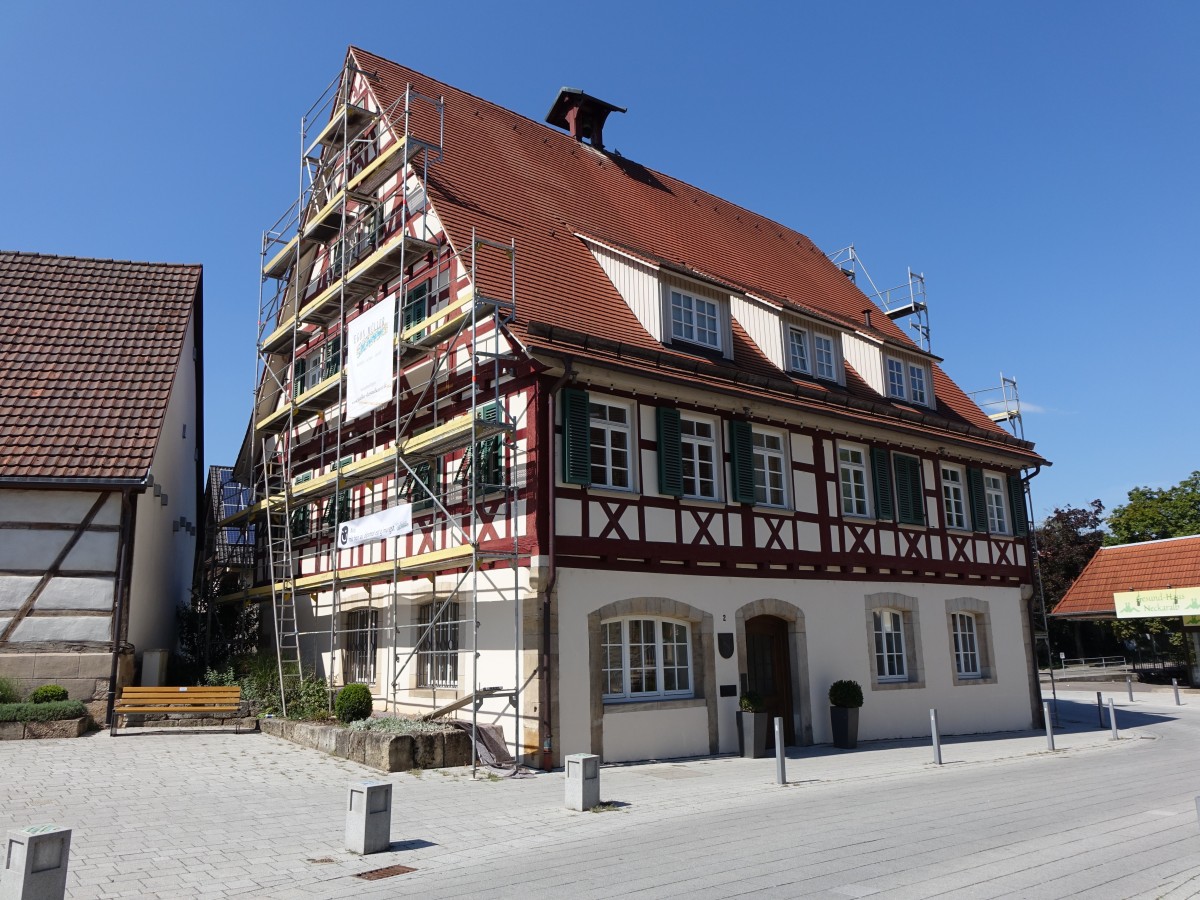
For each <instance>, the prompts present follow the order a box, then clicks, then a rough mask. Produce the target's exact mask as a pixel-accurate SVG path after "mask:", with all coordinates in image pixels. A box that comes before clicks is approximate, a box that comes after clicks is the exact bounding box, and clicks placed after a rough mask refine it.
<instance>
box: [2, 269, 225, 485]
mask: <svg viewBox="0 0 1200 900" xmlns="http://www.w3.org/2000/svg"><path fill="white" fill-rule="evenodd" d="M200 292H201V267H200V266H198V265H180V264H172V263H144V262H122V261H118V260H111V259H79V258H76V257H70V256H44V255H41V254H38V253H17V252H11V251H0V478H4V479H6V480H15V479H25V478H27V479H94V480H98V481H102V480H113V479H130V478H133V479H140V478H144V477H145V476H146V474H147V473H148V472H149V470H150V464H151V461H152V460H153V457H154V451H155V448H156V446H157V445H158V438H159V432H160V430H161V427H162V421H163V416H164V415H165V413H166V409H167V401H168V399H169V398H170V393H171V386H172V384H173V383H174V380H175V373H176V371H177V369H178V368H179V362H180V355H181V354H182V352H183V344H184V339H185V337H186V334H187V330H188V324H189V322H190V321H191V318H192V313H193V309H194V308H195V306H196V304H197V303H199V300H200ZM187 362H188V364H189V365H190V364H191V360H188V361H187Z"/></svg>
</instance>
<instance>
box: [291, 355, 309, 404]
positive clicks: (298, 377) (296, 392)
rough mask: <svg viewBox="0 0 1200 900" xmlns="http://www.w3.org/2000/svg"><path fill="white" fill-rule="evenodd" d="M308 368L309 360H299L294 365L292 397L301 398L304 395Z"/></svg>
mask: <svg viewBox="0 0 1200 900" xmlns="http://www.w3.org/2000/svg"><path fill="white" fill-rule="evenodd" d="M307 368H308V360H307V359H298V360H296V361H295V362H293V363H292V396H293V397H299V396H300V395H301V394H302V393H304V371H305V369H307Z"/></svg>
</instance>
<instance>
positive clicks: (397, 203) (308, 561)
mask: <svg viewBox="0 0 1200 900" xmlns="http://www.w3.org/2000/svg"><path fill="white" fill-rule="evenodd" d="M377 96H378V93H377V91H376V85H375V84H374V75H373V74H372V73H369V72H365V71H362V70H360V69H357V68H355V67H354V65H353V64H352V63H348V64H347V66H346V67H345V68H344V69H343V71H342V72H341V73H339V75H338V76H337V77H336V78H335V79H334V80H333V81H332V82H331V83H330V84H329V86H328V87H327V88H326V90H325V91H324V92H323V93H322V95H321V97H320V98H318V100H317V101H316V102H315V103H314V104H313V106H312V107H311V108H310V109H309V110H308V111H307V112H306V113H305V115H304V116H303V117H302V119H301V126H300V148H301V158H300V182H299V191H298V196H297V199H296V201H295V203H293V204H292V206H291V208H289V210H288V211H287V212H286V213H285V214H284V215H283V216H281V217H280V219H279V220H278V221H277V222H276V223H275V224H274V225H273V226H272V227H271V228H269V229H268V230H267V231H266V232H265V233H264V235H263V241H262V247H261V260H262V278H261V279H260V290H259V318H258V341H257V356H256V360H257V361H256V382H255V383H256V391H255V399H254V412H253V421H252V424H251V427H252V439H251V440H250V442H249V444H250V454H251V460H250V465H251V469H252V470H253V473H254V482H253V484H254V491H255V494H254V497H253V498H252V502H251V503H250V504H249V505H248V507H247V509H246V510H245V511H244V512H242V513H239V514H238V515H237V516H234V517H232V518H231V519H230V520H227V522H226V523H224V524H241V525H243V526H244V527H249V526H251V525H252V524H254V523H258V528H257V531H256V535H257V549H258V560H259V566H258V571H257V577H256V584H255V586H253V587H251V588H249V589H248V590H247V591H244V592H241V593H239V594H238V595H231V596H230V597H229V598H228V599H231V600H232V599H240V598H241V597H243V596H253V597H257V598H259V599H262V600H264V601H266V600H268V599H269V601H270V603H271V609H272V614H273V615H272V621H273V630H274V636H275V647H276V656H277V663H278V670H279V676H280V685H281V693H282V694H285V695H286V693H287V690H286V685H287V683H288V681H289V680H292V679H301V678H302V677H303V673H304V672H305V671H307V670H311V669H313V668H314V667H315V665H316V664H317V662H318V660H319V658H320V657H323V656H325V655H326V654H327V663H326V667H327V668H326V676H327V679H328V682H329V685H330V687H331V688H332V687H334V686H335V685H337V684H339V683H347V682H348V678H347V677H346V676H347V673H346V672H345V671H344V669H345V666H339V661H340V660H341V659H342V658H343V657H344V656H345V655H346V652H347V651H348V649H349V648H355V649H359V648H362V647H363V646H367V647H370V646H371V643H372V640H373V639H374V637H375V636H376V635H377V634H378V629H377V628H376V625H375V617H376V616H377V615H378V614H380V613H381V612H384V611H387V612H389V613H390V616H391V623H390V626H389V627H388V628H387V629H386V633H387V634H389V635H390V636H391V642H390V644H391V646H390V647H389V651H390V657H391V662H390V663H389V668H390V670H391V671H390V672H389V673H388V675H387V676H386V677H383V678H378V677H372V678H371V680H372V681H373V682H375V683H382V684H384V685H385V690H384V696H382V697H379V696H377V697H376V699H377V700H378V701H380V702H384V703H386V704H387V705H388V706H390V707H391V708H392V709H393V711H399V710H400V709H401V708H403V707H406V706H407V707H412V706H413V704H412V703H411V702H409V701H408V700H407V699H406V698H405V696H404V695H405V693H406V692H407V691H409V690H410V689H409V688H407V687H406V682H405V681H404V679H402V677H401V676H402V675H404V673H405V671H406V669H407V667H408V666H409V665H410V663H411V662H412V661H413V660H414V659H419V658H421V657H422V655H423V654H431V653H434V652H435V649H433V648H436V645H437V642H438V639H439V636H444V635H447V634H449V633H451V632H452V631H454V632H457V630H458V629H459V628H461V627H462V626H467V627H470V630H471V634H470V647H471V688H470V691H469V692H467V697H469V698H471V700H470V702H468V703H461V702H460V703H459V707H461V706H465V705H470V706H471V707H472V709H471V718H472V731H473V732H477V730H478V725H479V723H478V715H479V706H480V702H479V700H480V699H481V698H482V696H483V695H485V694H486V695H487V696H506V697H508V698H509V699H510V706H509V707H508V709H510V711H511V718H512V724H513V735H512V737H513V744H514V749H515V750H516V752H515V753H514V758H515V759H519V758H520V741H521V736H520V686H521V671H520V646H521V628H520V626H521V609H520V595H519V589H518V578H517V564H518V521H519V517H518V515H517V496H516V494H517V489H518V487H519V484H518V477H517V474H518V473H517V466H516V459H517V455H518V454H517V446H516V442H515V440H514V433H515V428H514V423H513V421H512V414H511V411H510V410H509V409H508V408H507V407H506V404H505V393H504V386H505V376H506V374H507V372H508V367H507V366H506V361H507V360H509V359H511V354H510V353H509V351H508V344H507V341H506V339H505V337H504V329H503V325H504V324H505V323H506V322H508V321H510V320H511V319H512V317H513V315H514V313H515V308H516V246H515V242H513V241H511V240H510V241H508V242H507V243H502V242H498V241H495V240H492V239H489V238H485V237H483V236H480V235H476V234H474V233H473V234H472V239H471V245H470V247H467V248H458V249H456V248H454V247H453V246H452V245H451V243H450V241H449V239H448V237H447V235H446V234H445V233H444V232H443V230H442V228H441V225H440V222H439V221H438V220H437V218H436V213H435V212H434V211H433V210H432V208H431V206H430V203H429V200H428V196H427V192H426V186H427V185H428V177H429V172H430V168H431V167H432V166H435V165H437V164H438V163H439V162H441V161H442V158H443V146H442V144H443V141H444V137H445V110H444V101H443V99H442V98H440V97H429V96H425V95H423V94H421V93H419V92H417V91H416V90H414V89H413V87H412V86H411V85H408V86H406V88H405V89H404V91H403V92H402V93H401V94H400V95H399V96H398V97H397V98H396V100H395V101H394V102H392V103H391V104H390V105H388V106H386V107H381V106H380V104H379V102H378V100H377ZM485 260H486V261H487V269H488V275H489V281H488V283H489V284H490V285H492V286H493V293H494V294H499V296H490V295H488V294H487V293H485V292H484V291H483V290H482V289H481V279H482V274H483V273H482V272H481V267H482V266H483V265H484V262H485ZM497 273H503V274H504V276H506V277H498V276H497ZM505 282H506V283H505ZM460 285H461V287H460ZM496 285H499V286H500V287H501V289H500V290H496V289H495V286H496ZM381 303H389V304H394V305H395V312H394V314H393V318H394V323H393V324H394V332H395V340H394V354H393V359H392V378H393V391H392V396H391V399H390V401H388V402H384V403H381V404H378V405H376V407H375V408H373V409H370V410H368V411H364V412H363V413H362V414H361V415H358V416H356V417H354V418H350V416H349V415H348V406H347V401H348V397H347V384H348V382H347V373H346V371H345V369H346V367H345V366H344V365H343V363H344V360H345V358H346V356H347V353H348V350H349V348H348V346H347V326H348V325H349V324H350V323H351V322H352V321H353V320H354V318H355V317H357V316H358V315H360V314H363V313H365V312H367V311H368V310H371V309H374V308H375V307H376V306H378V305H379V304H381ZM386 310H387V307H384V308H383V311H384V312H386ZM452 469H453V470H454V471H452ZM355 491H357V492H358V498H357V500H356V499H355V497H354V492H355ZM485 502H486V503H487V504H488V505H489V506H491V507H498V508H494V509H493V511H492V514H491V516H490V517H489V519H488V524H489V525H490V526H491V527H492V528H493V529H494V527H495V526H494V525H492V523H493V522H494V521H495V520H497V519H498V518H502V519H503V520H505V521H507V523H508V528H509V532H510V534H509V537H510V538H511V540H504V541H500V540H497V539H494V538H490V539H487V540H484V539H483V534H484V527H483V525H484V523H482V521H481V505H482V504H484V503H485ZM399 503H410V504H412V510H413V519H414V532H413V533H414V537H413V545H412V552H411V553H406V552H405V537H404V536H397V537H390V538H388V539H386V541H383V542H378V541H377V542H375V544H374V545H371V547H370V548H369V549H370V554H369V555H371V556H372V558H371V559H367V560H364V559H362V558H359V559H358V560H357V561H356V560H355V559H353V556H354V555H355V554H354V551H353V550H348V549H344V548H339V547H338V546H337V544H338V536H339V529H340V527H341V526H342V525H343V524H345V523H347V522H349V521H352V520H354V519H356V518H360V517H364V516H366V515H370V514H372V513H374V512H376V511H379V510H382V509H388V508H391V507H394V506H395V505H397V504H399ZM360 506H361V508H358V509H356V507H360ZM418 520H420V522H419V523H418ZM418 524H419V525H420V532H421V541H420V542H418V541H417V539H416V532H417V529H418ZM360 557H361V554H360ZM374 557H378V558H374ZM502 569H507V570H508V571H509V584H508V585H506V586H504V587H503V588H501V589H490V593H491V595H492V596H493V597H494V598H496V599H510V600H511V602H512V603H513V607H514V634H513V645H514V650H515V660H514V661H515V670H514V674H513V684H512V687H511V688H507V687H489V688H486V689H485V688H481V686H480V684H479V628H480V615H479V602H480V592H481V590H482V589H483V588H481V585H480V579H481V575H487V576H490V575H491V573H494V572H496V571H498V570H502ZM360 588H361V589H363V590H365V591H366V598H367V599H366V601H365V603H366V605H362V598H361V597H359V598H358V600H356V601H354V602H353V603H352V606H353V609H352V610H351V612H356V611H360V610H364V609H365V610H371V611H372V612H370V613H369V614H368V615H367V616H366V620H365V621H363V620H362V617H359V616H351V615H347V616H346V617H344V616H343V612H344V610H343V606H344V602H345V601H344V599H343V595H344V594H345V593H346V592H347V591H348V590H351V589H354V590H358V589H360ZM359 593H360V594H361V593H362V591H361V590H360V591H359ZM509 593H511V596H509ZM414 594H419V595H420V596H421V599H422V600H427V601H428V603H429V604H431V605H430V615H429V616H427V617H426V618H427V619H428V620H427V621H418V622H416V623H412V622H408V621H404V622H402V621H401V620H402V618H404V617H403V616H402V615H401V611H402V607H404V606H405V605H411V601H412V595H414ZM405 595H409V596H405ZM385 596H386V598H387V600H388V605H387V606H386V607H385V606H382V605H377V601H378V600H379V599H380V598H383V597H385ZM463 601H466V602H465V603H464V602H463ZM422 605H425V604H422ZM462 606H465V607H466V608H467V609H469V616H465V615H461V614H458V613H455V612H454V611H455V610H457V609H459V608H460V607H462ZM325 616H327V617H328V627H327V628H325V627H320V625H321V619H322V618H323V617H325ZM452 616H453V617H452ZM343 618H347V622H345V623H343ZM418 618H420V617H418ZM349 619H353V620H354V624H352V625H351V624H349ZM310 623H311V625H312V626H313V627H307V626H308V625H309V624H310ZM318 647H319V651H318ZM457 649H458V648H455V650H457ZM440 652H450V651H448V650H445V648H442V650H441V651H440ZM370 669H371V674H372V676H374V674H375V673H374V663H373V662H372V663H371V666H370ZM349 674H351V675H353V676H354V677H357V678H362V677H364V672H363V671H355V672H352V673H349ZM416 680H417V681H418V682H420V681H421V680H422V679H421V678H418V679H416ZM456 680H458V679H456ZM434 681H436V679H434ZM459 683H460V684H461V681H460V680H459ZM431 687H432V689H433V693H432V695H431V702H432V704H433V706H435V707H436V706H437V696H436V692H437V690H438V686H437V685H436V684H432V685H431ZM454 693H456V694H460V695H461V694H463V693H464V691H463V690H462V689H461V687H460V688H458V689H457V690H456V691H455V692H454ZM454 699H455V700H458V701H461V700H462V699H463V698H462V697H461V696H460V697H456V698H454ZM286 702H287V701H286V696H285V697H284V698H283V703H284V704H286ZM330 702H331V703H332V693H331V697H330ZM284 710H285V714H286V705H285V706H284ZM439 711H441V712H444V710H435V712H439ZM506 715H507V714H506ZM476 736H477V735H476Z"/></svg>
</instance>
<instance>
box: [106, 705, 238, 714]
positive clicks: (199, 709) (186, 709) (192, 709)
mask: <svg viewBox="0 0 1200 900" xmlns="http://www.w3.org/2000/svg"><path fill="white" fill-rule="evenodd" d="M237 711H238V707H236V706H117V707H113V712H115V713H118V714H119V715H137V714H139V713H151V712H156V713H157V712H172V713H213V712H237Z"/></svg>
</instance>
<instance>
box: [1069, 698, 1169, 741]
mask: <svg viewBox="0 0 1200 900" xmlns="http://www.w3.org/2000/svg"><path fill="white" fill-rule="evenodd" d="M1114 699H1115V698H1114ZM1057 703H1058V727H1057V728H1055V729H1054V730H1055V732H1057V733H1059V734H1071V733H1078V732H1083V731H1099V730H1101V729H1102V728H1109V727H1110V726H1109V724H1108V698H1107V697H1105V698H1104V724H1103V725H1101V724H1100V718H1099V715H1098V714H1097V712H1096V704H1095V703H1081V702H1079V701H1077V700H1064V699H1063V698H1062V697H1059V698H1058V701H1057ZM1050 706H1051V715H1053V709H1054V701H1051V704H1050ZM1175 720H1176V717H1175V716H1164V715H1160V714H1156V713H1148V712H1139V711H1138V710H1137V709H1134V708H1131V707H1130V706H1128V704H1126V705H1125V706H1117V728H1141V727H1143V726H1145V725H1161V724H1163V723H1164V722H1174V721H1175Z"/></svg>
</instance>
